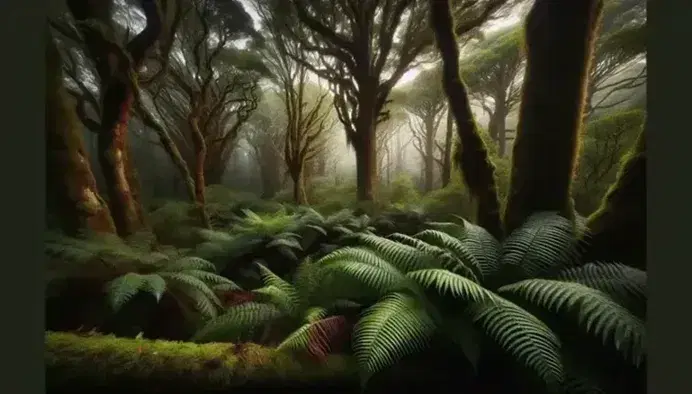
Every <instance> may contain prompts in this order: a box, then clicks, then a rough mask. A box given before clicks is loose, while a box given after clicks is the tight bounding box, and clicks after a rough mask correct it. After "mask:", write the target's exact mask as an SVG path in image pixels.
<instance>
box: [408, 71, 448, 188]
mask: <svg viewBox="0 0 692 394" xmlns="http://www.w3.org/2000/svg"><path fill="white" fill-rule="evenodd" d="M441 76H442V70H441V69H440V68H433V69H430V70H425V71H422V72H421V73H420V74H418V76H417V77H416V79H415V80H413V81H412V82H411V83H410V86H408V87H407V88H406V89H405V91H404V92H402V94H403V96H404V97H403V98H402V100H401V101H402V105H403V106H404V108H406V111H407V112H408V113H409V114H410V115H411V116H410V118H409V128H410V130H411V133H412V134H413V147H414V148H415V149H416V151H418V153H419V154H420V157H421V160H422V162H423V167H424V169H423V174H424V176H423V189H424V190H425V191H426V192H430V191H432V190H433V183H434V177H435V166H436V163H437V162H438V160H440V159H438V158H437V153H438V152H437V150H438V149H437V146H438V144H439V142H438V138H437V131H438V129H439V127H440V124H441V122H442V119H443V118H444V114H445V108H446V107H447V97H446V96H445V93H444V90H443V88H442V78H441Z"/></svg>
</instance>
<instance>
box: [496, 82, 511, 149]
mask: <svg viewBox="0 0 692 394" xmlns="http://www.w3.org/2000/svg"><path fill="white" fill-rule="evenodd" d="M505 100H506V98H505V92H504V91H503V92H502V93H501V94H499V95H497V97H495V112H493V127H495V130H494V136H495V137H494V138H495V142H496V143H497V154H498V156H500V157H505V153H506V151H507V131H506V130H505V129H506V128H507V112H508V111H507V103H506V101H505Z"/></svg>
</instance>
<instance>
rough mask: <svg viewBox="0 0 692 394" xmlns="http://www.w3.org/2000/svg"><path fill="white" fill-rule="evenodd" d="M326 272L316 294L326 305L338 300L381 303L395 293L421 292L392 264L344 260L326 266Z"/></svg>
mask: <svg viewBox="0 0 692 394" xmlns="http://www.w3.org/2000/svg"><path fill="white" fill-rule="evenodd" d="M324 273H325V276H324V280H323V283H322V286H321V287H320V289H319V290H318V291H317V292H316V295H317V296H319V298H321V300H320V301H321V302H323V303H322V304H321V305H322V306H327V305H331V303H332V302H334V301H336V300H338V299H352V300H358V299H361V298H367V299H372V300H377V299H379V298H381V297H383V296H385V295H387V294H389V293H391V292H394V291H404V290H408V291H413V292H416V291H419V290H418V286H417V284H416V283H415V282H413V281H412V280H411V279H410V278H408V277H407V276H406V275H405V274H403V273H402V272H401V271H398V270H397V269H396V268H394V267H392V266H391V265H389V266H387V265H384V266H375V265H372V264H368V263H363V262H360V261H349V260H343V261H338V262H332V263H330V264H329V265H326V266H325V267H324ZM324 303H326V305H325V304H324Z"/></svg>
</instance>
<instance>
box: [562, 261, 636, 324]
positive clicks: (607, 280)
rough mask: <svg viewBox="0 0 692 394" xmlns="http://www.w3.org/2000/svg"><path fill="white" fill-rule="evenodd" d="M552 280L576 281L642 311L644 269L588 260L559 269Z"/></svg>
mask: <svg viewBox="0 0 692 394" xmlns="http://www.w3.org/2000/svg"><path fill="white" fill-rule="evenodd" d="M555 279H558V280H563V281H567V282H575V283H580V284H582V285H585V286H588V287H590V288H592V289H596V290H599V291H602V292H603V293H606V294H607V295H609V296H610V297H611V298H612V299H613V301H615V302H617V303H619V304H620V305H622V306H623V307H625V308H627V309H629V310H630V311H632V312H633V313H634V312H635V311H636V312H638V313H635V314H637V316H638V317H643V315H642V313H644V311H645V310H646V302H647V291H646V282H647V275H646V272H644V271H642V270H638V269H636V268H632V267H629V266H626V265H624V264H620V263H588V264H585V265H583V266H580V267H574V268H569V269H566V270H563V271H561V272H559V273H558V274H557V275H556V277H555Z"/></svg>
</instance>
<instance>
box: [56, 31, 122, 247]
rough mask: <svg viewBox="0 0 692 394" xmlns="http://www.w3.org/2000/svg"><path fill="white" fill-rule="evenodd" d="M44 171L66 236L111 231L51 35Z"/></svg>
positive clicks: (109, 217)
mask: <svg viewBox="0 0 692 394" xmlns="http://www.w3.org/2000/svg"><path fill="white" fill-rule="evenodd" d="M46 63H47V64H46V66H47V71H48V75H47V78H46V154H47V160H46V169H47V171H46V174H47V179H46V181H47V187H48V192H49V194H50V195H51V198H50V199H49V201H50V202H52V203H53V204H54V206H52V207H51V208H53V209H51V211H54V213H55V214H56V217H57V219H58V223H59V225H60V227H61V229H62V230H63V231H64V232H65V233H66V234H68V235H72V236H74V235H77V234H79V233H80V232H81V231H83V230H86V231H89V232H95V233H115V232H116V230H115V224H114V223H113V219H112V218H111V214H110V210H109V209H108V205H107V204H106V203H105V202H104V201H103V199H102V198H101V196H99V193H98V190H97V188H96V180H95V179H94V175H93V173H92V171H91V166H90V165H89V158H88V155H87V153H86V151H85V148H84V141H83V139H82V128H83V126H82V124H81V122H80V121H79V118H78V117H77V114H76V112H75V109H74V105H73V104H72V103H71V101H72V100H71V98H70V96H69V94H68V93H67V91H66V90H65V87H64V86H63V80H62V72H61V64H60V55H59V53H58V49H57V48H56V46H55V42H54V41H53V39H52V37H50V36H48V43H47V45H46Z"/></svg>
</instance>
